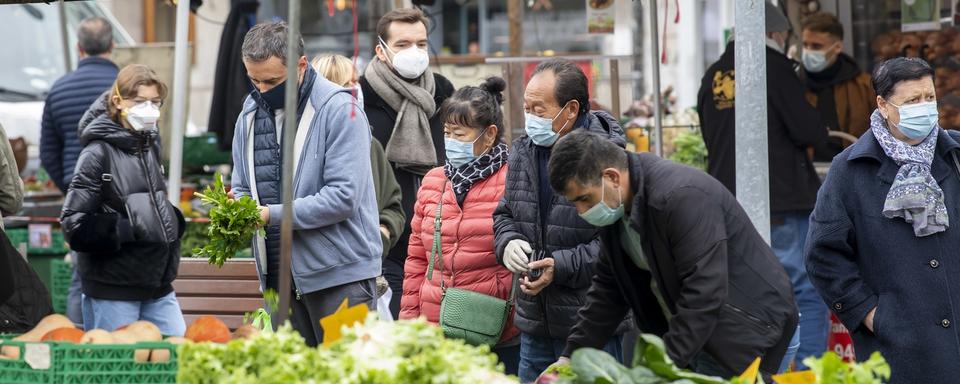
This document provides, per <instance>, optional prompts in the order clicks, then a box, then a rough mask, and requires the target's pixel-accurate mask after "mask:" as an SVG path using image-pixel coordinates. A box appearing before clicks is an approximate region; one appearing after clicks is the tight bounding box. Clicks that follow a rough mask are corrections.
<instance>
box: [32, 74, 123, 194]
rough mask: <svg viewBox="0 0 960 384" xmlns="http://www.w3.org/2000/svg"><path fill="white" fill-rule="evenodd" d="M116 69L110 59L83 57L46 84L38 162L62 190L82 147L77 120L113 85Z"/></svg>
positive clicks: (65, 189)
mask: <svg viewBox="0 0 960 384" xmlns="http://www.w3.org/2000/svg"><path fill="white" fill-rule="evenodd" d="M118 71H119V70H118V69H117V65H116V64H114V63H113V62H111V61H110V60H107V59H104V58H102V57H87V58H84V59H83V60H80V63H79V64H78V65H77V70H76V71H73V72H71V73H69V74H67V75H66V76H64V77H61V78H60V79H59V80H57V82H56V83H54V84H53V87H52V88H50V93H49V94H48V95H47V102H46V104H45V105H44V106H43V122H42V128H41V131H40V163H41V164H42V165H43V168H44V169H46V170H47V173H48V174H49V175H50V179H52V180H53V182H54V184H56V185H57V187H58V188H60V191H61V192H63V193H64V194H66V193H67V187H68V186H70V181H71V180H73V168H74V167H75V166H76V165H77V157H79V156H80V150H81V149H83V146H82V145H80V139H79V137H78V136H77V123H79V122H80V118H81V117H82V116H83V113H84V112H86V111H87V109H88V108H90V105H91V104H93V102H94V100H96V99H97V97H98V96H100V95H101V94H103V92H104V91H106V90H107V89H108V88H110V87H112V86H113V82H114V80H116V78H117V72H118Z"/></svg>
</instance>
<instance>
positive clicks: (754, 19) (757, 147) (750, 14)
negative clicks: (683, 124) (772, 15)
mask: <svg viewBox="0 0 960 384" xmlns="http://www.w3.org/2000/svg"><path fill="white" fill-rule="evenodd" d="M734 14H735V16H734V24H735V25H736V28H735V29H734V41H736V44H734V50H735V51H734V65H733V67H734V71H735V74H736V79H737V80H736V82H735V89H734V94H735V95H736V97H737V106H736V112H735V113H736V117H735V121H736V135H735V137H734V139H735V141H736V147H735V148H736V175H737V177H736V182H737V184H736V186H737V200H739V201H740V205H742V206H743V209H744V210H746V211H747V215H748V216H750V220H751V221H753V226H754V227H756V228H757V231H759V232H760V235H761V236H763V239H764V240H766V241H767V243H768V244H769V243H770V175H769V172H770V170H769V164H768V161H769V160H768V157H767V60H766V52H767V47H766V28H765V16H764V0H736V4H735V9H734Z"/></svg>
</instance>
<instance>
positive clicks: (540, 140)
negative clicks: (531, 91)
mask: <svg viewBox="0 0 960 384" xmlns="http://www.w3.org/2000/svg"><path fill="white" fill-rule="evenodd" d="M568 103H569V102H568ZM568 103H565V104H563V107H561V108H560V112H557V115H556V116H554V117H553V118H552V119H547V118H543V117H540V116H537V115H534V114H532V113H530V112H527V113H525V114H524V115H525V116H526V118H525V119H524V127H523V128H524V130H526V131H527V136H530V140H533V143H534V144H536V145H539V146H541V147H552V146H553V144H554V143H556V142H557V139H558V138H560V132H563V130H564V129H566V128H567V124H568V123H570V121H567V122H566V123H563V126H562V127H560V131H559V132H554V131H553V121H554V120H556V119H557V118H558V117H560V114H561V113H563V108H566V107H567V104H568Z"/></svg>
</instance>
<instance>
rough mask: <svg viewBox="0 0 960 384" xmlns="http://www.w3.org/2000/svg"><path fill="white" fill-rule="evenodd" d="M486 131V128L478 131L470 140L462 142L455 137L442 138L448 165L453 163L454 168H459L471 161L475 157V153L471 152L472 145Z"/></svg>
mask: <svg viewBox="0 0 960 384" xmlns="http://www.w3.org/2000/svg"><path fill="white" fill-rule="evenodd" d="M485 132H487V130H486V128H484V130H483V131H481V132H480V135H479V136H477V138H476V139H474V140H473V141H471V142H463V141H460V140H456V139H451V138H449V137H448V138H446V139H444V147H446V152H447V161H449V162H450V165H453V167H454V168H460V167H461V166H463V165H464V164H467V163H469V162H471V161H474V160H476V159H477V155H474V154H473V145H474V144H476V142H477V140H480V138H482V137H483V134H484V133H485Z"/></svg>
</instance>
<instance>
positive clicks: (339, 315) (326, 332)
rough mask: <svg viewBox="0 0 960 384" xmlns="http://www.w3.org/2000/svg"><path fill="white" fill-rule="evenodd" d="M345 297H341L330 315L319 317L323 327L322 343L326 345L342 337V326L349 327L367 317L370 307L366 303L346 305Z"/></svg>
mask: <svg viewBox="0 0 960 384" xmlns="http://www.w3.org/2000/svg"><path fill="white" fill-rule="evenodd" d="M347 305H348V302H347V299H343V302H342V303H340V306H339V307H337V311H336V312H334V313H333V314H332V315H330V316H327V317H324V318H322V319H320V327H321V328H322V329H323V345H324V346H328V345H330V344H333V343H334V342H335V341H337V340H340V338H341V337H343V332H342V330H343V327H349V326H352V325H354V324H356V323H359V322H362V321H363V320H364V319H365V318H366V317H367V312H370V308H369V307H367V305H366V304H360V305H354V306H352V307H347Z"/></svg>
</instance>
